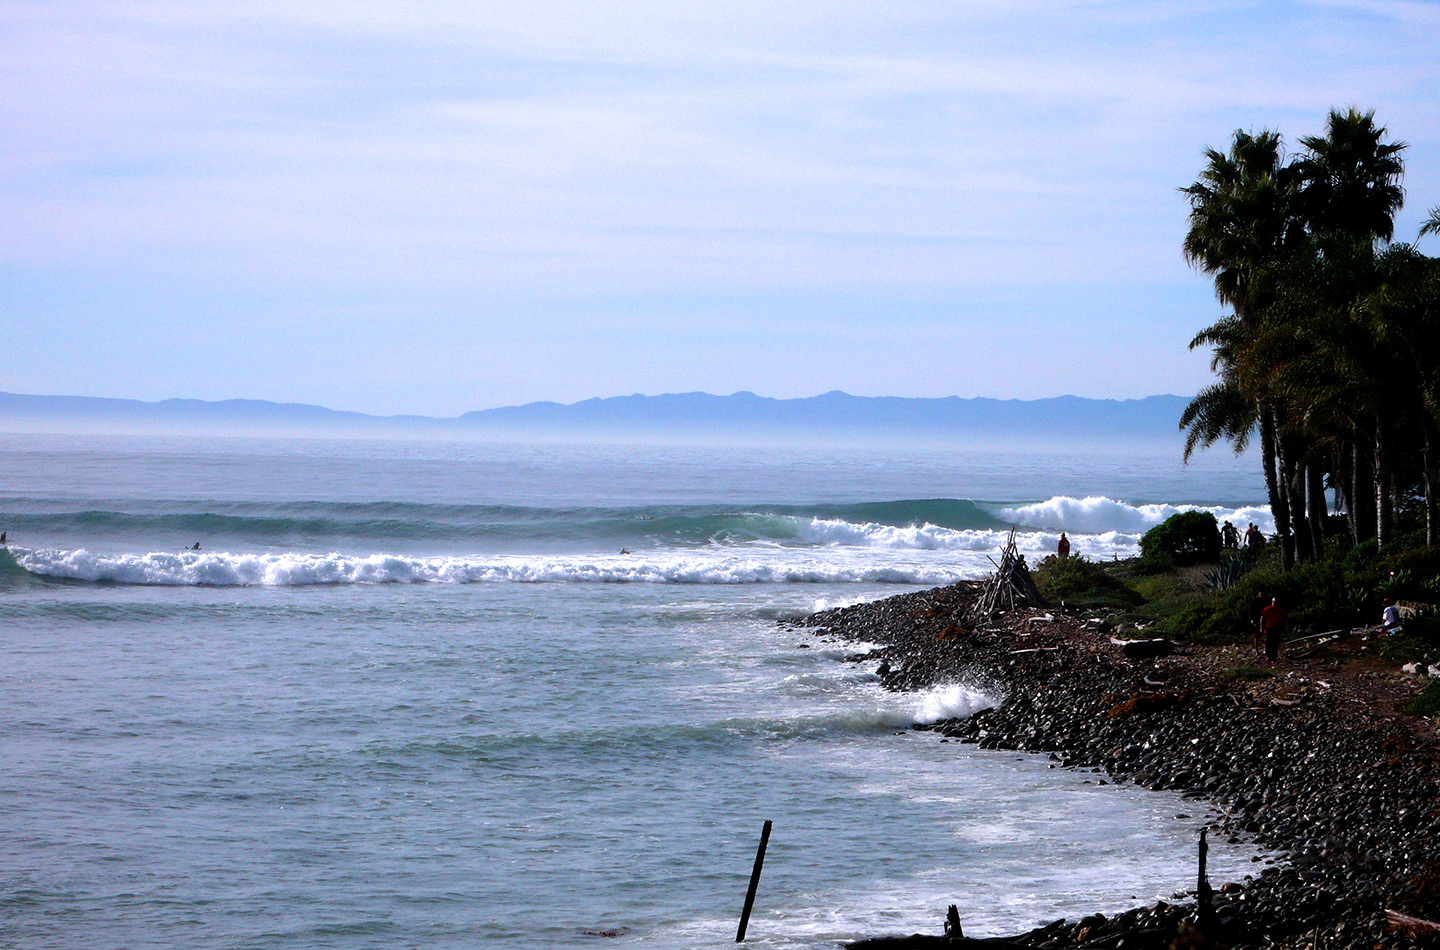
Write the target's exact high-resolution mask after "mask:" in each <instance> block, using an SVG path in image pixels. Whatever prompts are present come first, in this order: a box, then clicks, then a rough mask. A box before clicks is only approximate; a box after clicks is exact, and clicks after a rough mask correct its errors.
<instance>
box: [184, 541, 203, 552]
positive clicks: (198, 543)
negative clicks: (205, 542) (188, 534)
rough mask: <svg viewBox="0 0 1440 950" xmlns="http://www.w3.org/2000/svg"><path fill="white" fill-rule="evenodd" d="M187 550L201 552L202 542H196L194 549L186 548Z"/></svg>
mask: <svg viewBox="0 0 1440 950" xmlns="http://www.w3.org/2000/svg"><path fill="white" fill-rule="evenodd" d="M186 550H187V551H198V550H200V542H199V541H196V542H195V546H194V547H191V548H186Z"/></svg>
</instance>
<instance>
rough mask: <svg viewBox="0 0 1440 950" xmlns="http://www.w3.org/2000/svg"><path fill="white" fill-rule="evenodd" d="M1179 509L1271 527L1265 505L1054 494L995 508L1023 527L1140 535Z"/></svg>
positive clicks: (1270, 531)
mask: <svg viewBox="0 0 1440 950" xmlns="http://www.w3.org/2000/svg"><path fill="white" fill-rule="evenodd" d="M1182 511H1208V512H1210V513H1211V514H1213V515H1214V516H1215V517H1216V519H1218V520H1219V521H1232V522H1235V523H1236V524H1237V525H1239V526H1241V527H1242V530H1243V526H1244V525H1245V524H1248V523H1249V522H1252V521H1253V522H1255V524H1256V525H1257V526H1258V527H1259V528H1260V530H1261V531H1264V532H1265V533H1266V534H1273V533H1274V531H1275V519H1274V518H1272V517H1271V516H1270V508H1269V506H1265V505H1256V506H1247V507H1240V508H1226V507H1224V506H1222V505H1215V506H1206V505H1170V504H1159V505H1132V504H1129V503H1127V502H1123V501H1116V500H1115V499H1113V498H1106V497H1104V496H1103V495H1090V496H1087V497H1085V498H1074V497H1071V496H1069V495H1057V496H1055V497H1054V498H1049V499H1046V500H1045V501H1040V502H1035V503H1034V504H1029V505H1017V506H1015V507H1011V508H1002V509H1000V511H999V512H998V514H999V515H1000V517H1002V518H1004V519H1005V520H1007V521H1010V522H1013V523H1015V524H1017V525H1020V526H1022V527H1026V528H1042V529H1043V528H1049V529H1051V530H1055V531H1069V532H1079V533H1081V534H1105V533H1107V532H1115V533H1121V534H1133V535H1140V534H1144V533H1145V532H1146V531H1149V530H1150V529H1151V528H1153V527H1155V526H1156V525H1157V524H1159V523H1160V522H1162V521H1164V520H1165V519H1166V518H1169V517H1170V516H1171V515H1175V514H1179V513H1180V512H1182Z"/></svg>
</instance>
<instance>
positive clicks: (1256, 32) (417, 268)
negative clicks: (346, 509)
mask: <svg viewBox="0 0 1440 950" xmlns="http://www.w3.org/2000/svg"><path fill="white" fill-rule="evenodd" d="M0 84H3V87H0V352H3V359H0V389H5V390H10V391H18V392H33V393H71V394H83V395H100V396H127V397H136V398H143V399H159V398H165V397H169V396H193V397H200V398H209V399H213V398H225V397H231V396H249V397H256V398H264V399H278V400H298V401H305V402H316V403H322V404H325V405H329V406H333V407H336V408H347V409H359V410H364V411H370V412H400V411H413V412H423V413H433V414H455V413H459V412H462V411H464V410H467V409H475V408H484V407H487V406H493V405H500V404H507V403H516V402H524V401H529V400H534V399H558V400H562V401H573V400H576V399H581V398H585V397H588V396H595V395H614V394H621V393H630V392H645V393H657V392H665V391H680V390H695V389H701V390H708V391H711V392H719V393H726V392H731V391H734V390H737V389H750V390H753V391H756V392H759V393H762V394H764V395H772V396H800V395H812V394H815V393H819V392H823V391H825V390H829V389H845V390H847V391H850V392H853V393H858V394H865V395H881V394H888V395H905V396H938V395H952V394H956V395H962V396H975V395H988V396H1000V397H1024V398H1031V397H1039V396H1047V395H1055V394H1059V393H1067V392H1068V393H1077V394H1080V395H1090V396H1116V397H1128V396H1140V395H1147V394H1152V393H1161V392H1176V393H1189V392H1193V391H1194V390H1195V389H1196V388H1197V387H1198V386H1199V385H1201V384H1203V382H1204V381H1205V380H1206V379H1207V377H1208V370H1207V361H1206V358H1205V357H1204V356H1202V355H1198V354H1190V353H1187V352H1186V349H1185V344H1186V342H1187V341H1188V340H1189V338H1190V336H1191V335H1192V334H1193V332H1194V330H1195V329H1196V328H1197V327H1199V326H1200V325H1202V324H1204V323H1206V322H1208V321H1209V320H1211V319H1212V318H1213V317H1214V316H1215V315H1216V314H1217V313H1218V312H1219V309H1218V305H1217V304H1216V303H1214V301H1213V299H1212V297H1211V293H1210V289H1209V287H1208V285H1207V283H1206V282H1205V281H1204V279H1203V278H1201V277H1200V276H1198V275H1197V274H1195V273H1194V272H1192V271H1190V270H1189V269H1188V268H1187V267H1186V266H1185V264H1184V262H1183V260H1182V259H1181V256H1180V252H1179V241H1180V236H1181V234H1182V232H1183V229H1184V218H1185V205H1184V202H1183V200H1182V199H1181V197H1180V196H1179V195H1178V194H1177V193H1176V190H1175V189H1176V187H1177V186H1179V185H1183V184H1186V183H1188V182H1189V181H1191V180H1193V178H1194V176H1195V173H1196V172H1197V171H1198V169H1199V167H1200V163H1201V149H1202V148H1203V147H1204V146H1206V145H1217V146H1224V145H1225V144H1226V142H1227V140H1228V137H1229V135H1230V133H1231V131H1232V130H1234V129H1235V128H1236V127H1240V126H1244V127H1247V128H1249V127H1261V126H1269V127H1276V128H1279V129H1280V130H1281V131H1282V132H1283V133H1285V135H1286V137H1287V140H1289V141H1292V142H1293V141H1294V140H1295V139H1296V138H1297V137H1298V136H1300V135H1305V134H1311V133H1315V132H1318V131H1320V129H1321V125H1322V123H1323V120H1324V114H1325V110H1326V109H1327V107H1329V106H1331V105H1347V104H1357V105H1360V106H1362V107H1365V108H1375V109H1377V110H1378V117H1379V119H1380V121H1381V122H1383V123H1384V124H1386V125H1388V126H1389V128H1390V130H1391V132H1392V134H1393V135H1394V136H1396V137H1398V138H1402V139H1404V140H1406V141H1408V142H1409V143H1410V144H1411V149H1410V151H1409V153H1408V155H1407V158H1408V173H1407V178H1406V187H1407V191H1408V194H1409V202H1408V204H1407V207H1406V210H1405V212H1404V214H1403V216H1402V218H1401V221H1400V227H1399V234H1400V236H1402V237H1404V238H1407V239H1411V238H1413V237H1414V234H1415V231H1416V229H1417V227H1418V218H1419V216H1420V215H1421V213H1422V212H1423V211H1424V209H1425V208H1426V207H1428V206H1430V205H1434V204H1437V203H1440V5H1437V4H1435V3H1386V2H1354V3H1323V2H1317V3H1203V2H1202V3H1197V2H1182V3H1167V2H1154V0H1140V2H1134V3H1106V4H1101V3H1083V2H1071V3H1049V4H1020V3H1009V2H1000V0H996V2H983V0H982V2H968V0H967V2H956V3H940V2H932V0H927V2H923V3H898V2H897V3H863V4H862V3H845V2H832V3H787V2H776V0H765V2H753V3H725V2H705V3H697V2H693V0H691V2H685V3H663V2H657V3H647V4H616V3H609V2H604V0H584V2H577V3H557V2H547V0H530V2H524V3H505V2H489V3H477V4H458V3H446V2H433V3H400V2H395V3H373V2H364V0H344V2H338V0H337V2H306V0H287V2H284V3H276V2H269V0H248V2H244V3H228V2H218V0H210V2H203V3H200V2H176V3H166V2H156V3H147V2H131V3H106V2H95V0H89V2H83V3H73V4H72V3H64V2H37V3H28V2H0ZM1429 250H1430V251H1431V253H1437V252H1440V247H1431V248H1429Z"/></svg>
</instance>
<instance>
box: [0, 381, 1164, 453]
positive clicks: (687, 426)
mask: <svg viewBox="0 0 1440 950" xmlns="http://www.w3.org/2000/svg"><path fill="white" fill-rule="evenodd" d="M1188 401H1189V399H1188V397H1184V396H1173V395H1163V396H1149V397H1146V398H1143V399H1089V398H1084V397H1080V396H1057V397H1053V398H1048V399H1033V400H1021V399H987V398H971V399H962V398H959V397H956V396H950V397H945V398H934V399H921V398H902V397H892V396H852V395H850V394H848V393H844V392H839V391H835V392H828V393H825V394H823V395H819V396H812V397H808V398H802V399H771V398H767V397H764V396H757V395H755V394H754V393H750V392H738V393H733V394H731V395H728V396H716V395H711V394H709V393H666V394H663V395H657V396H642V395H634V396H615V397H610V398H596V399H587V400H584V401H582V402H576V403H569V404H562V403H558V402H532V403H527V404H525V405H521V406H505V407H502V408H498V409H484V410H479V411H476V412H467V413H465V414H464V415H461V416H456V417H448V418H440V417H432V416H418V415H400V416H374V415H367V414H365V413H360V412H347V411H342V410H334V409H326V408H324V407H321V406H312V405H305V404H301V403H276V402H266V401H263V400H254V399H226V400H220V401H213V402H212V401H205V400H198V399H167V400H163V401H161V402H142V401H139V400H133V399H105V398H98V397H89V396H33V395H22V394H17V393H5V392H0V430H4V431H11V432H47V431H48V432H102V433H130V432H133V433H175V434H200V435H215V434H238V435H333V436H406V435H409V436H426V437H445V438H489V439H534V440H554V439H564V440H582V441H584V440H594V441H608V440H629V439H637V440H675V441H701V442H706V441H742V442H762V443H763V442H770V441H774V442H776V443H783V442H791V441H815V442H849V441H858V442H890V441H896V442H907V443H908V442H915V441H935V442H964V443H971V442H986V443H1006V442H1034V441H1036V440H1042V439H1049V440H1063V441H1067V442H1115V441H1123V442H1157V441H1158V442H1174V443H1178V442H1179V440H1180V431H1179V424H1178V420H1179V418H1180V413H1181V411H1182V409H1183V408H1184V406H1185V404H1186V403H1187V402H1188Z"/></svg>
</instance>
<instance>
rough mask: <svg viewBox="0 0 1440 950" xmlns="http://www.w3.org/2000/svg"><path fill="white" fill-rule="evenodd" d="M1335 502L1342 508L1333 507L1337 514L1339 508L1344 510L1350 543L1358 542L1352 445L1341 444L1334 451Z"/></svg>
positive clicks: (1358, 530)
mask: <svg viewBox="0 0 1440 950" xmlns="http://www.w3.org/2000/svg"><path fill="white" fill-rule="evenodd" d="M1335 462H1336V466H1335V469H1336V471H1335V478H1336V485H1335V502H1336V504H1337V505H1342V506H1343V509H1342V508H1339V507H1337V508H1336V509H1335V511H1336V513H1337V514H1338V513H1339V512H1340V511H1341V510H1343V511H1344V512H1345V524H1346V526H1347V527H1348V528H1349V529H1350V544H1351V545H1352V546H1353V545H1356V544H1359V543H1360V526H1359V525H1358V524H1357V522H1356V519H1355V451H1354V448H1353V447H1352V446H1348V445H1347V446H1343V447H1342V448H1341V449H1340V451H1339V452H1337V453H1335Z"/></svg>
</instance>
